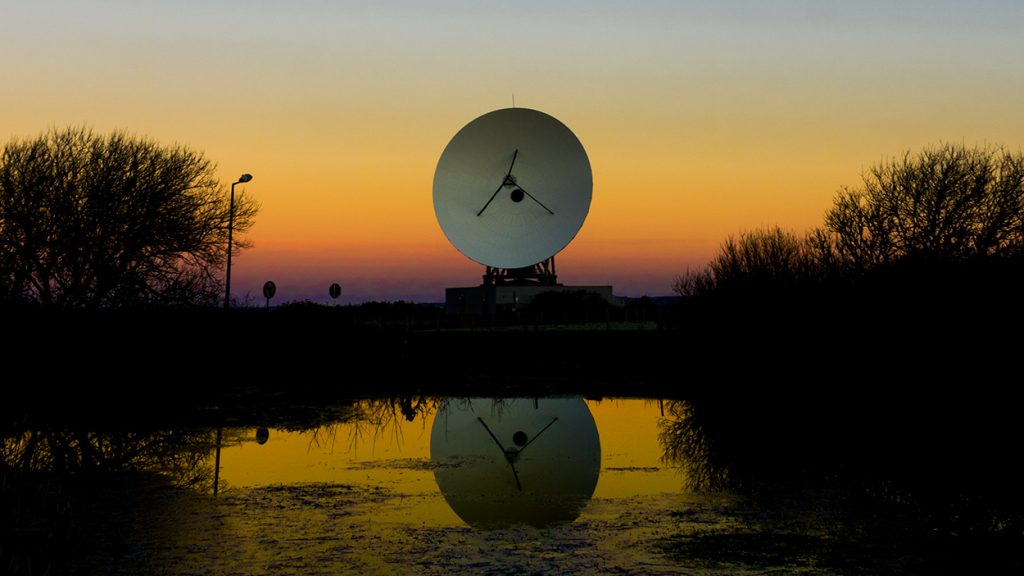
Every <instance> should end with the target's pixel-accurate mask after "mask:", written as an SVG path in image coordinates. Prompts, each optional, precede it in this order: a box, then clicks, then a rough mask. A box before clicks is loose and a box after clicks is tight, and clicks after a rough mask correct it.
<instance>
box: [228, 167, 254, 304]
mask: <svg viewBox="0 0 1024 576" xmlns="http://www.w3.org/2000/svg"><path fill="white" fill-rule="evenodd" d="M249 180H252V174H242V175H241V176H239V177H238V181H237V182H232V183H231V205H230V207H229V208H228V272H227V277H226V278H225V281H224V309H225V310H226V309H228V308H230V307H231V232H232V229H233V228H234V226H235V184H244V183H246V182H248V181H249Z"/></svg>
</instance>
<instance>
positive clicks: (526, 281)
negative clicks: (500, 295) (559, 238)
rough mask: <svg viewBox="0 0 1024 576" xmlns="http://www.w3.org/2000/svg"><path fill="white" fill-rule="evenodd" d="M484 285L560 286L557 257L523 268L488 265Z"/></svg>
mask: <svg viewBox="0 0 1024 576" xmlns="http://www.w3.org/2000/svg"><path fill="white" fill-rule="evenodd" d="M483 278H484V282H483V286H558V285H559V284H558V275H557V274H555V257H554V256H552V257H550V258H548V259H547V260H544V261H543V262H538V263H536V264H534V265H533V266H526V267H523V268H496V267H494V266H488V267H487V271H486V272H485V273H484V277H483Z"/></svg>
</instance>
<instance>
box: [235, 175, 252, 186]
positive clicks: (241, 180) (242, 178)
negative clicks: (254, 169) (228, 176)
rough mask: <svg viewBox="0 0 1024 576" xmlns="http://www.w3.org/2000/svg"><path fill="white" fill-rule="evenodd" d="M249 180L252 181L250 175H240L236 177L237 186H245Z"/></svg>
mask: <svg viewBox="0 0 1024 576" xmlns="http://www.w3.org/2000/svg"><path fill="white" fill-rule="evenodd" d="M249 180H252V174H242V175H241V176H239V177H238V182H237V183H238V184H245V183H246V182H248V181H249Z"/></svg>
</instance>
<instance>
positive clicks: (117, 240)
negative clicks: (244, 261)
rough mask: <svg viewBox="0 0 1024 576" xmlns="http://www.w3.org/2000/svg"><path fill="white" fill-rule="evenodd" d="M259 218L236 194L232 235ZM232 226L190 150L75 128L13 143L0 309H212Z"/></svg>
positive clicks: (8, 152) (2, 185)
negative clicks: (25, 305)
mask: <svg viewBox="0 0 1024 576" xmlns="http://www.w3.org/2000/svg"><path fill="white" fill-rule="evenodd" d="M257 211H258V206H257V204H256V202H254V201H253V200H252V199H251V198H249V197H247V196H245V195H244V194H241V195H239V196H237V197H236V200H235V210H234V228H235V231H236V232H244V231H246V230H247V229H249V228H250V227H251V226H252V223H253V219H254V217H255V215H256V213H257ZM228 217H229V199H228V194H227V193H226V192H225V190H224V189H223V187H222V186H221V185H220V183H219V182H218V180H217V178H216V177H215V165H214V164H213V163H212V162H211V161H210V160H208V159H206V158H205V157H204V156H203V155H202V154H201V153H199V152H196V151H193V150H190V149H189V148H187V147H184V146H170V147H167V146H161V145H158V144H157V143H155V142H152V141H150V140H147V139H144V138H138V137H134V136H132V135H129V134H127V133H125V132H120V131H118V132H113V133H111V134H109V135H107V136H101V135H97V134H94V133H93V132H92V131H90V130H88V129H82V128H70V129H65V130H52V131H50V132H47V133H45V134H43V135H41V136H39V137H36V138H33V139H29V140H14V141H11V142H9V143H8V144H7V145H6V146H5V147H4V148H3V151H2V155H0V300H6V301H8V302H11V301H14V302H30V303H39V304H43V305H54V306H61V307H73V308H83V307H84V308H94V307H121V306H128V305H138V304H182V303H188V304H212V303H215V302H216V301H217V299H218V295H219V294H221V292H222V286H223V284H222V283H221V282H222V281H221V275H222V274H223V263H224V260H225V257H226V252H227V232H228ZM234 245H235V246H236V247H237V248H245V247H246V246H248V244H247V243H246V242H245V241H244V240H242V241H237V240H236V242H235V244H234Z"/></svg>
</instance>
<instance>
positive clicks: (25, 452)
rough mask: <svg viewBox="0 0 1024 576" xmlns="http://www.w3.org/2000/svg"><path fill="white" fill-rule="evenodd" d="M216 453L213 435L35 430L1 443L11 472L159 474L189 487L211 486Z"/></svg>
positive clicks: (0, 454)
mask: <svg viewBox="0 0 1024 576" xmlns="http://www.w3.org/2000/svg"><path fill="white" fill-rule="evenodd" d="M212 448H213V442H212V437H211V433H210V432H209V431H180V430H177V431H159V432H84V431H75V430H30V431H26V432H22V433H21V434H19V435H14V436H10V437H6V438H3V439H2V440H0V462H2V463H3V465H5V466H7V467H8V468H10V469H20V470H26V471H47V472H53V473H57V474H72V473H89V472H120V471H151V472H160V473H162V474H165V475H166V476H167V477H168V478H170V479H171V480H173V481H174V483H175V484H176V485H178V486H183V487H188V486H203V485H206V483H208V482H209V481H210V475H211V473H212V471H213V470H212V468H211V467H210V465H209V464H210V463H209V459H210V455H211V454H210V452H211V449H212Z"/></svg>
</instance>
